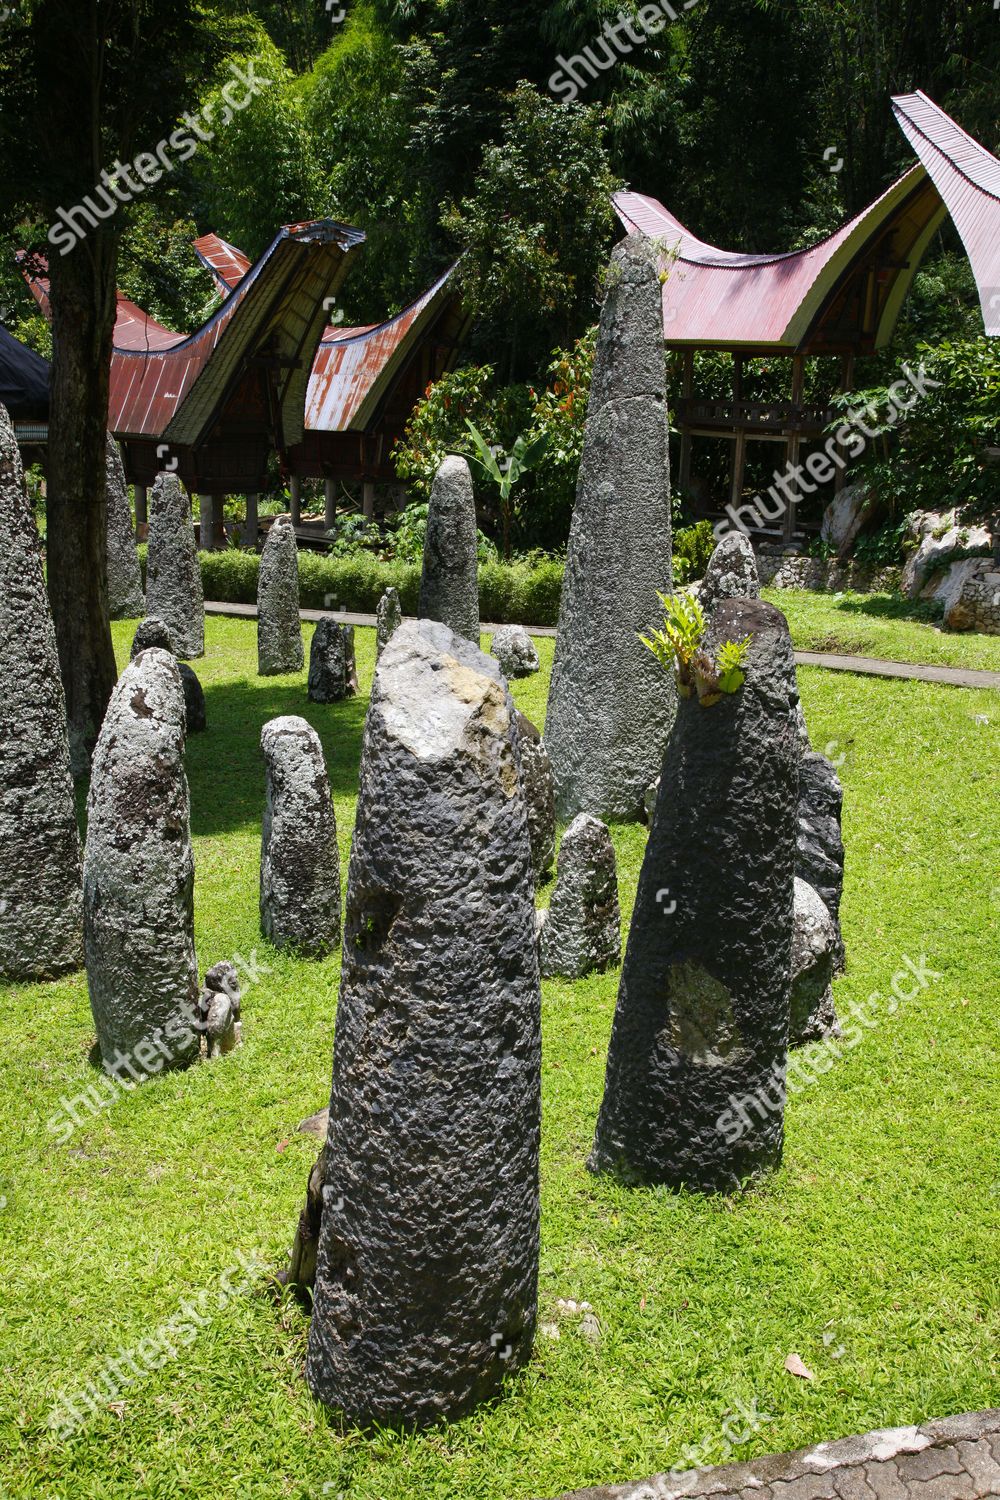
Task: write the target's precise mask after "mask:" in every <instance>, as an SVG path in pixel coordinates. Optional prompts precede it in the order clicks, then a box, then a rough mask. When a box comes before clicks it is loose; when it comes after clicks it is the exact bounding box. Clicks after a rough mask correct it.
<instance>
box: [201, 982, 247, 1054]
mask: <svg viewBox="0 0 1000 1500" xmlns="http://www.w3.org/2000/svg"><path fill="white" fill-rule="evenodd" d="M242 1013H243V996H242V992H241V990H240V981H239V975H238V974H237V972H236V966H235V964H231V963H230V962H229V960H228V959H223V960H222V962H221V963H217V964H213V965H212V967H211V968H210V969H209V971H208V973H207V974H206V975H205V987H204V989H203V990H202V992H201V996H200V998H199V1001H198V1030H199V1032H200V1033H201V1037H202V1047H203V1050H204V1055H205V1057H206V1058H209V1059H210V1058H213V1057H222V1056H224V1055H225V1054H226V1053H227V1052H232V1051H233V1050H234V1049H235V1048H236V1047H240V1046H242V1045H243V1022H242V1020H241V1017H242Z"/></svg>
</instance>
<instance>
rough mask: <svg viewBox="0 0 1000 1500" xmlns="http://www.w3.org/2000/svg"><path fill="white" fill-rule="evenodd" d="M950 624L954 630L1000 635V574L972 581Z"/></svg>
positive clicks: (953, 610) (963, 591)
mask: <svg viewBox="0 0 1000 1500" xmlns="http://www.w3.org/2000/svg"><path fill="white" fill-rule="evenodd" d="M948 623H949V624H950V626H951V628H952V629H953V630H978V631H979V633H980V635H1000V573H987V574H986V575H985V576H984V577H981V578H973V579H970V580H969V581H968V582H967V583H966V584H965V585H964V586H963V588H962V592H961V594H960V596H959V600H958V603H957V604H956V605H955V606H954V607H953V609H952V612H951V618H950V620H949V622H948Z"/></svg>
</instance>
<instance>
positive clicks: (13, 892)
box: [0, 406, 83, 979]
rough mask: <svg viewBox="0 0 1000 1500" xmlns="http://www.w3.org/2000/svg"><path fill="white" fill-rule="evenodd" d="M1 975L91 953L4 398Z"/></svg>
mask: <svg viewBox="0 0 1000 1500" xmlns="http://www.w3.org/2000/svg"><path fill="white" fill-rule="evenodd" d="M0 637H2V640H3V647H2V654H0V872H2V881H0V887H2V888H0V978H3V979H48V978H51V977H53V976H55V975H56V974H64V973H66V972H67V971H69V970H71V969H78V968H79V967H80V965H81V964H82V962H83V908H82V894H81V886H80V837H79V833H78V831H77V826H76V806H75V802H74V798H73V778H72V776H71V774H70V766H69V740H68V737H67V730H66V698H65V696H64V694H63V686H62V678H61V677H60V675H59V657H58V654H57V652H56V638H55V631H54V629H53V626H52V616H51V615H50V613H49V601H48V596H47V595H46V592H45V579H44V576H43V573H42V560H41V548H40V546H39V541H38V533H37V532H36V530H35V522H34V517H33V516H32V514H31V507H30V506H29V504H28V496H27V492H26V490H25V487H24V474H23V471H22V469H21V455H20V453H19V452H18V447H17V440H16V438H15V437H14V429H13V426H12V425H11V420H10V417H9V416H8V414H7V410H6V408H5V407H3V406H0Z"/></svg>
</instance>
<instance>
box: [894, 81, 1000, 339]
mask: <svg viewBox="0 0 1000 1500" xmlns="http://www.w3.org/2000/svg"><path fill="white" fill-rule="evenodd" d="M892 107H893V110H894V111H895V115H896V120H897V122H898V123H899V127H900V129H901V130H902V132H903V134H904V135H905V136H906V139H907V140H908V141H909V142H910V145H911V146H912V147H913V149H914V151H915V152H916V153H917V155H918V156H919V158H920V160H921V161H922V162H923V164H924V166H925V167H926V169H927V171H928V173H929V174H930V176H931V177H932V178H933V180H934V183H935V185H936V187H937V189H938V192H939V193H940V194H941V197H942V198H943V200H944V202H945V204H946V205H947V208H948V212H949V213H950V214H951V217H952V219H953V220H954V222H955V227H956V229H957V230H958V232H959V234H960V235H961V237H962V243H963V245H964V246H965V249H966V253H967V255H968V257H969V262H970V264H971V266H972V272H973V275H974V276H975V278H976V287H977V290H978V292H979V301H980V306H981V307H982V310H983V322H984V324H985V327H986V332H987V333H988V334H990V335H991V336H992V337H994V338H997V337H1000V161H998V160H997V158H996V157H995V156H993V155H992V154H991V153H990V152H989V151H987V150H986V148H985V147H984V146H981V145H980V144H979V142H978V141H975V140H973V138H972V136H971V135H967V134H966V132H965V131H964V130H963V129H962V128H961V126H959V125H956V123H955V121H954V120H953V119H951V118H950V116H948V115H946V114H945V112H944V110H943V109H940V108H939V107H938V106H937V105H936V104H935V103H934V101H933V100H932V99H928V97H927V95H926V94H923V93H920V92H918V93H915V94H901V95H899V96H898V97H896V98H894V99H893V101H892Z"/></svg>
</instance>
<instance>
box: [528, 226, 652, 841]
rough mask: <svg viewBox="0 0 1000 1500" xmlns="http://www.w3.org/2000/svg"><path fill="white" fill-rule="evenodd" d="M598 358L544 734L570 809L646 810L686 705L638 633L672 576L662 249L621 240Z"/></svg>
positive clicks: (563, 806) (616, 813)
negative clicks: (659, 251)
mask: <svg viewBox="0 0 1000 1500" xmlns="http://www.w3.org/2000/svg"><path fill="white" fill-rule="evenodd" d="M607 288H608V290H607V294H606V296H605V300H604V307H603V309H602V311H601V325H600V330H599V333H598V338H597V354H596V357H595V360H594V377H593V382H592V385H591V392H590V401H589V405H588V408H587V428H586V435H585V438H584V445H583V458H582V460H581V463H580V478H579V482H578V485H577V492H576V507H575V509H574V511H573V524H572V527H571V529H570V537H569V551H568V554H567V558H566V573H565V578H564V582H563V591H562V602H561V604H560V608H559V630H558V634H557V637H556V652H555V662H554V665H553V669H552V683H551V687H550V689H549V707H548V714H547V716H546V720H545V737H546V742H547V744H548V747H549V754H550V755H551V757H552V768H553V772H554V774H555V780H556V808H557V810H558V813H559V816H560V818H563V819H567V820H568V819H570V818H574V817H575V816H576V814H577V813H578V812H589V813H592V814H593V815H594V817H597V818H603V819H606V820H607V819H616V818H637V817H638V815H639V810H640V808H641V807H642V801H643V795H644V793H645V791H646V788H647V787H648V786H649V784H650V782H651V781H652V780H653V778H654V777H655V776H656V775H657V773H658V772H659V769H660V763H661V761H662V759H663V747H664V745H665V744H666V741H667V736H668V734H669V732H670V726H671V724H672V722H673V717H674V713H675V711H676V691H675V688H674V685H673V682H672V681H671V679H670V677H669V675H668V674H667V673H665V672H664V671H663V670H662V669H661V668H660V667H659V666H658V665H657V663H656V660H655V658H654V657H653V656H652V654H651V653H650V652H649V651H648V650H647V649H646V647H645V646H644V645H643V644H642V642H641V641H640V640H639V635H640V633H641V632H645V633H646V634H648V633H649V631H650V630H651V629H654V628H656V627H658V626H660V625H662V623H663V611H662V609H661V607H660V604H659V601H658V598H657V593H658V591H660V592H664V593H667V592H669V590H670V585H671V576H672V569H671V539H670V478H669V461H668V450H667V406H666V377H665V367H664V356H663V310H662V287H661V285H660V278H659V269H658V261H657V253H656V251H655V248H654V246H653V244H652V242H651V241H650V240H648V239H646V238H645V237H644V236H642V235H630V236H629V238H628V239H627V240H624V241H623V242H622V244H620V245H618V246H617V248H616V249H615V252H614V254H613V256H612V259H611V266H610V269H609V271H608V280H607Z"/></svg>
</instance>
